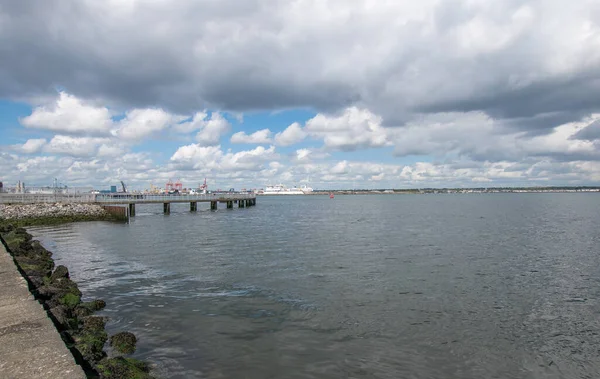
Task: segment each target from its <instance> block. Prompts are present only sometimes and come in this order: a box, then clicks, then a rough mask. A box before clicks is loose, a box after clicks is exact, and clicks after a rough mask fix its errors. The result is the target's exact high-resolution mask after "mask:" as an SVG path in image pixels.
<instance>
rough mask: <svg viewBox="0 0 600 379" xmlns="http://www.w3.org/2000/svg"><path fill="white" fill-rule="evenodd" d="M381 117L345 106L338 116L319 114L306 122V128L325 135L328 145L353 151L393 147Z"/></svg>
mask: <svg viewBox="0 0 600 379" xmlns="http://www.w3.org/2000/svg"><path fill="white" fill-rule="evenodd" d="M381 121H382V119H381V117H379V116H377V115H375V114H373V113H371V112H370V111H369V110H367V109H359V108H356V107H350V108H346V109H345V110H344V111H343V112H342V113H341V114H339V115H333V116H329V115H325V114H321V113H319V114H317V115H316V116H315V117H313V118H311V119H310V120H308V121H307V122H306V125H305V127H304V129H305V131H306V132H307V133H308V134H309V135H311V136H313V137H317V138H322V139H323V142H324V143H325V146H326V147H327V148H331V149H336V150H344V151H352V150H357V149H364V148H371V147H383V146H390V145H391V143H390V141H389V140H388V136H387V131H386V129H385V128H384V127H382V126H381Z"/></svg>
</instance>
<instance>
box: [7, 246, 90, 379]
mask: <svg viewBox="0 0 600 379" xmlns="http://www.w3.org/2000/svg"><path fill="white" fill-rule="evenodd" d="M0 283H2V285H1V286H0V378H11V379H12V378H15V379H17V378H57V379H58V378H61V379H71V378H85V374H84V372H83V370H82V369H81V367H80V366H79V365H77V364H76V363H75V360H74V358H73V355H72V354H71V352H70V351H69V350H68V349H67V347H66V346H65V343H64V342H63V340H62V339H61V338H60V335H59V333H58V331H57V330H56V328H55V327H54V324H53V323H52V320H50V319H49V318H48V315H47V314H46V311H45V310H44V308H43V307H42V305H41V304H40V303H38V302H37V301H36V300H35V299H34V298H33V296H32V295H31V293H30V292H29V289H28V287H27V282H26V281H25V279H23V277H22V276H21V274H20V273H19V271H18V269H17V267H16V265H15V263H14V261H13V258H12V257H11V256H10V254H9V253H8V252H7V251H6V249H5V247H4V245H3V244H2V243H0Z"/></svg>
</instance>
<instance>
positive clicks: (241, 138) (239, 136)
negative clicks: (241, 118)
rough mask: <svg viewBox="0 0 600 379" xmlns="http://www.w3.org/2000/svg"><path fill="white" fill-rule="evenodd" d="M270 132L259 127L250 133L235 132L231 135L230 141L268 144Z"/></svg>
mask: <svg viewBox="0 0 600 379" xmlns="http://www.w3.org/2000/svg"><path fill="white" fill-rule="evenodd" d="M271 134H272V132H271V131H270V130H269V129H261V130H258V131H256V132H254V133H252V134H246V133H245V132H237V133H235V134H234V135H232V136H231V143H245V144H268V143H271V142H272V141H271Z"/></svg>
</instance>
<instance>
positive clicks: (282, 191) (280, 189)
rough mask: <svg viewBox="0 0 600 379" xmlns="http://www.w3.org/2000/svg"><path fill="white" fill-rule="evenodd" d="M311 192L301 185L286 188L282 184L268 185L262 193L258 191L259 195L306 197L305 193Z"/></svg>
mask: <svg viewBox="0 0 600 379" xmlns="http://www.w3.org/2000/svg"><path fill="white" fill-rule="evenodd" d="M312 191H313V189H312V188H310V187H308V186H306V185H303V186H302V187H292V188H288V187H286V186H284V185H283V184H276V185H269V186H267V187H266V188H265V189H264V191H259V192H258V194H259V195H306V194H307V193H311V192H312Z"/></svg>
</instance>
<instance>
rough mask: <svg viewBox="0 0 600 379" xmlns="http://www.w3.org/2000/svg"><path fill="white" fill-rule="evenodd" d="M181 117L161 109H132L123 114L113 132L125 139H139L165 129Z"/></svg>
mask: <svg viewBox="0 0 600 379" xmlns="http://www.w3.org/2000/svg"><path fill="white" fill-rule="evenodd" d="M181 119H182V116H176V115H172V114H169V113H167V112H165V111H164V110H162V109H134V110H131V111H129V112H127V113H126V114H125V118H124V119H122V120H121V121H119V122H118V123H117V125H116V127H117V129H116V130H114V131H113V134H114V135H116V136H118V137H120V138H124V139H126V140H140V139H142V138H145V137H148V136H151V135H152V134H154V133H156V132H159V131H161V130H164V129H166V128H167V127H168V126H170V125H171V124H173V123H176V122H178V121H180V120H181Z"/></svg>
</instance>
